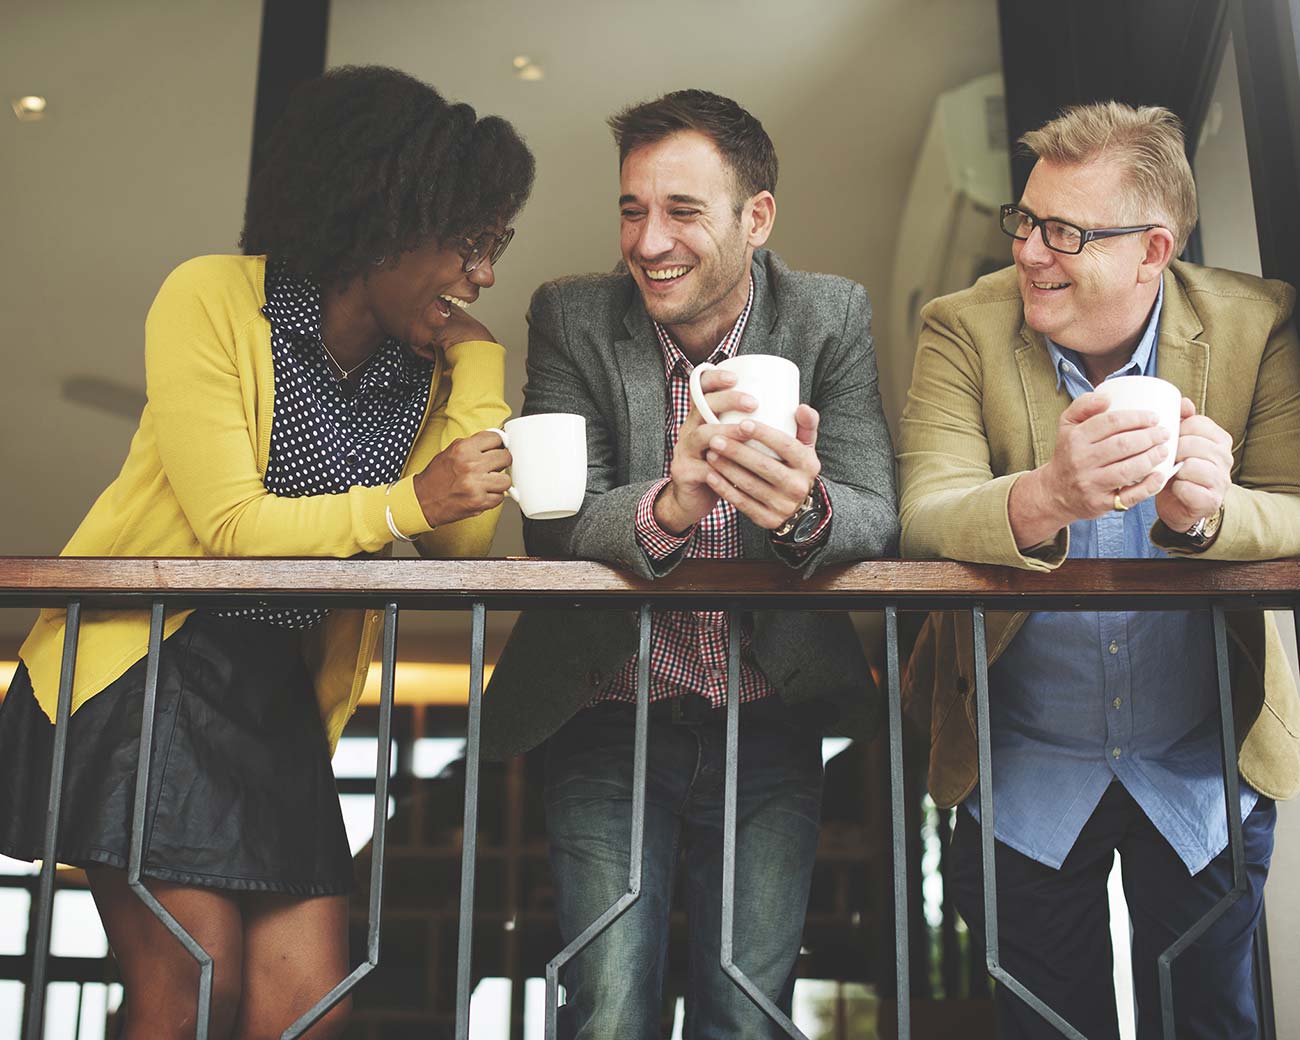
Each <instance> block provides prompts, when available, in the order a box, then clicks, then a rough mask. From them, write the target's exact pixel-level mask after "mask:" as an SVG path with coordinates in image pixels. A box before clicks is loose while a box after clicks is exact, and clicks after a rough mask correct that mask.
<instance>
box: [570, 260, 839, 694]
mask: <svg viewBox="0 0 1300 1040" xmlns="http://www.w3.org/2000/svg"><path fill="white" fill-rule="evenodd" d="M753 304H754V283H753V280H752V279H751V280H750V283H749V299H748V300H747V301H746V303H745V309H744V310H742V311H741V312H740V317H739V318H737V319H736V324H735V325H733V326H732V328H731V331H730V332H728V333H727V335H726V336H724V337H723V339H722V342H721V343H719V344H718V346H717V348H716V349H715V350H714V351H713V353H712V354H710V355H709V358H708V360H709V361H711V362H712V363H713V364H715V365H716V364H717V363H718V362H720V361H722V360H723V359H725V358H729V357H734V356H735V354H736V350H737V349H738V347H739V346H740V337H741V336H742V335H743V334H744V332H745V324H746V322H747V321H748V320H749V314H750V310H751V309H752V307H753ZM655 332H656V333H657V334H658V337H659V346H660V347H661V349H662V350H663V355H664V376H665V379H666V382H667V384H668V394H667V398H668V400H667V404H666V407H665V409H664V470H663V471H664V479H662V480H659V481H656V482H655V484H654V485H653V486H652V487H651V488H650V490H649V491H647V492H646V493H645V495H644V496H642V498H641V501H640V502H638V503H637V509H636V519H635V530H636V537H637V541H638V542H639V543H640V544H641V547H642V548H643V549H644V550H645V551H646V553H647V554H648V555H650V556H651V557H652V558H653V559H656V560H664V559H667V558H668V557H670V556H671V555H672V554H673V553H675V552H677V551H679V550H680V549H681V547H682V546H683V545H685V544H686V543H687V542H688V541H690V543H691V544H690V545H689V546H688V547H687V549H686V555H687V556H688V557H692V558H696V559H708V560H728V559H738V558H739V557H740V554H741V544H740V516H739V514H738V512H737V511H736V507H735V506H733V505H731V503H729V502H726V501H724V500H722V499H719V500H718V504H717V505H715V506H714V507H713V510H712V512H710V513H709V514H708V515H707V516H705V517H704V518H703V519H702V520H700V522H699V523H698V524H697V525H696V527H695V529H694V532H693V533H694V535H695V537H694V540H693V541H692V540H691V534H692V531H687V532H686V533H684V534H682V535H674V534H670V533H669V532H667V531H665V530H664V529H663V528H662V527H660V526H659V524H658V522H657V521H656V520H655V516H654V504H655V499H656V498H657V497H658V495H659V492H660V490H661V489H662V488H663V487H664V485H665V484H667V483H668V479H667V477H668V472H669V468H670V466H671V465H672V460H673V450H674V449H675V448H676V446H677V434H678V431H679V430H680V429H681V426H682V423H684V422H685V421H686V417H687V415H689V414H690V410H691V392H690V376H691V369H692V368H694V366H693V365H692V364H691V362H690V361H689V360H688V359H687V357H686V355H685V354H683V353H682V352H681V348H679V347H678V346H677V344H676V343H674V342H673V340H672V337H671V336H670V335H669V334H668V330H667V329H665V328H664V327H663V326H662V325H660V324H659V323H658V322H655ZM815 494H816V496H817V497H818V498H819V499H820V500H821V505H822V509H823V511H824V516H825V518H824V520H823V522H822V524H821V525H820V526H819V527H818V529H817V531H816V533H815V534H814V539H818V538H820V537H821V535H822V533H823V531H825V529H826V527H827V526H828V525H829V524H830V499H829V496H828V495H827V494H826V492H825V488H824V487H822V485H821V481H820V480H818V482H817V489H816V491H815ZM751 628H752V622H751V621H750V620H749V619H748V617H747V618H746V620H745V622H744V628H743V630H742V632H741V636H740V699H741V702H742V703H743V702H747V701H756V700H758V699H759V698H761V697H768V696H770V695H771V694H773V693H774V692H775V690H773V688H772V685H771V683H769V682H768V681H767V677H766V676H764V675H763V673H762V672H761V671H760V670H759V668H758V666H757V665H756V664H755V663H754V659H753V654H752V653H751V651H750V641H751ZM727 638H728V624H727V614H726V611H722V610H695V611H684V610H674V611H666V612H657V613H655V614H654V615H653V616H652V618H651V626H650V699H651V700H652V701H658V700H666V699H668V698H670V697H678V696H681V695H682V694H687V693H698V694H700V695H701V696H703V697H706V698H708V701H709V703H710V704H711V705H713V707H715V708H720V707H722V706H723V705H725V704H726V700H727ZM638 656H639V655H636V654H634V655H633V656H632V658H631V660H629V661H628V662H627V664H626V665H625V666H624V667H623V669H622V670H621V671H620V672H619V673H618V675H617V676H615V678H614V680H613V681H612V682H611V683H610V685H609V686H608V687H607V688H606V689H605V690H604V691H602V692H601V693H600V694H599V695H598V696H597V697H596V698H595V700H594V701H593V703H596V702H599V701H607V700H616V701H629V702H634V701H635V700H636V666H637V657H638Z"/></svg>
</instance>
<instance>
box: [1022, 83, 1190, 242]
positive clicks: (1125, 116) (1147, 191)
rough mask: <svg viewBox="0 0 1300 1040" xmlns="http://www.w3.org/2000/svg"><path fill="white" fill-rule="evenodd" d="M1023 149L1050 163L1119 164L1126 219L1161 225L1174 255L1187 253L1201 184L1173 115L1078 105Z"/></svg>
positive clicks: (1033, 133) (1028, 138) (1032, 134)
mask: <svg viewBox="0 0 1300 1040" xmlns="http://www.w3.org/2000/svg"><path fill="white" fill-rule="evenodd" d="M1020 144H1022V145H1023V146H1024V147H1025V148H1027V149H1028V150H1029V151H1030V152H1031V153H1032V154H1033V155H1035V156H1037V157H1038V158H1039V159H1044V160H1046V161H1047V162H1051V163H1065V164H1069V165H1082V164H1086V163H1094V162H1115V163H1118V164H1119V167H1120V169H1121V170H1122V171H1123V173H1124V181H1125V186H1126V189H1127V191H1126V195H1127V198H1126V199H1125V208H1126V210H1127V211H1128V216H1127V217H1126V218H1125V219H1131V220H1132V221H1133V222H1134V223H1136V224H1143V223H1148V222H1150V221H1159V222H1160V223H1161V224H1163V225H1165V226H1166V227H1168V228H1169V230H1170V231H1172V232H1173V233H1174V241H1175V248H1174V253H1175V255H1177V254H1178V253H1181V252H1182V251H1183V247H1184V246H1185V245H1186V244H1187V237H1188V236H1189V235H1190V234H1191V233H1192V228H1194V227H1195V226H1196V182H1195V181H1194V180H1193V179H1192V168H1191V166H1189V165H1188V162H1187V151H1186V148H1185V145H1184V141H1183V124H1182V121H1181V120H1179V118H1178V117H1177V116H1176V115H1174V114H1173V113H1172V112H1171V111H1169V109H1167V108H1161V107H1160V106H1158V105H1144V106H1143V107H1141V108H1133V107H1132V106H1131V105H1126V104H1124V103H1123V102H1120V101H1100V102H1096V103H1094V104H1090V105H1077V106H1075V107H1073V108H1067V109H1063V110H1062V111H1061V114H1060V115H1058V116H1057V117H1056V118H1055V119H1053V120H1051V121H1050V122H1048V123H1046V124H1044V125H1043V126H1041V127H1039V128H1038V129H1037V130H1030V131H1029V132H1028V133H1027V134H1025V135H1024V136H1023V137H1021V138H1020Z"/></svg>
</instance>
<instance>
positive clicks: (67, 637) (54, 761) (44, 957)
mask: <svg viewBox="0 0 1300 1040" xmlns="http://www.w3.org/2000/svg"><path fill="white" fill-rule="evenodd" d="M80 632H81V600H79V599H74V600H72V601H71V602H69V603H68V609H67V614H66V616H65V618H64V629H63V664H62V667H61V669H60V671H59V703H58V707H57V708H56V709H55V713H54V748H53V754H52V755H51V756H50V792H49V799H48V802H47V815H46V817H45V859H44V860H43V861H42V863H41V883H40V888H39V890H38V894H37V898H36V928H35V933H36V935H35V947H34V949H33V951H32V976H31V982H30V983H29V985H28V986H27V1015H26V1019H27V1021H26V1025H25V1027H24V1030H23V1036H24V1037H25V1038H26V1040H42V1037H43V1035H44V1029H45V986H46V980H47V978H48V977H49V968H50V964H49V960H50V926H51V924H52V923H53V921H54V870H55V867H56V866H57V865H58V852H57V850H58V841H59V817H60V815H61V810H62V806H63V772H64V763H65V761H66V759H67V757H68V720H69V719H70V718H71V717H72V680H73V677H74V675H75V673H76V667H77V636H78V635H79V634H80Z"/></svg>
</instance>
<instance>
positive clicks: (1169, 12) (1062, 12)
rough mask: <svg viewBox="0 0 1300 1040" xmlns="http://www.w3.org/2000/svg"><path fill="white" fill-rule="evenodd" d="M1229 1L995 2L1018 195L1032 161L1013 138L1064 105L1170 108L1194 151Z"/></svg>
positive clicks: (1216, 65) (1217, 61) (1220, 51)
mask: <svg viewBox="0 0 1300 1040" xmlns="http://www.w3.org/2000/svg"><path fill="white" fill-rule="evenodd" d="M1227 2H1228V0H1141V2H1138V3H1135V2H1133V0H1089V2H1088V3H1047V4H1044V3H1042V2H1041V0H998V18H999V29H1000V32H1001V38H1002V69H1003V79H1004V82H1005V86H1006V100H1007V130H1008V138H1009V143H1010V145H1011V148H1012V165H1011V180H1012V189H1013V195H1014V196H1015V197H1019V195H1020V192H1021V191H1022V190H1024V186H1025V181H1026V180H1028V178H1029V170H1030V169H1031V167H1032V166H1033V163H1032V161H1031V160H1030V159H1028V158H1026V157H1025V156H1022V155H1020V154H1019V152H1018V150H1017V149H1016V147H1015V142H1016V140H1017V138H1019V137H1020V135H1021V134H1023V133H1024V132H1025V131H1027V130H1032V129H1034V128H1035V127H1039V126H1042V125H1043V123H1045V122H1047V120H1049V119H1051V118H1052V117H1053V116H1054V115H1056V113H1057V112H1059V111H1060V110H1061V109H1062V108H1065V107H1066V106H1068V105H1078V104H1084V103H1086V102H1090V101H1108V100H1110V99H1112V98H1113V99H1115V100H1117V101H1124V102H1127V103H1128V104H1131V105H1164V106H1165V107H1166V108H1169V109H1171V110H1172V111H1173V112H1175V113H1177V115H1178V116H1179V118H1180V119H1182V121H1183V124H1184V126H1185V127H1186V129H1187V142H1188V152H1189V156H1190V155H1191V153H1192V152H1193V151H1194V150H1195V147H1196V141H1197V138H1198V136H1199V135H1200V128H1201V124H1202V122H1203V121H1204V119H1205V113H1206V110H1207V109H1208V107H1209V99H1210V96H1211V93H1212V91H1213V89H1214V83H1215V80H1216V79H1217V77H1218V72H1219V66H1220V64H1221V63H1222V60H1223V52H1224V46H1225V43H1226V40H1227V25H1228V18H1227ZM1252 2H1254V0H1252ZM1270 2H1271V0H1270ZM1283 2H1285V0H1283Z"/></svg>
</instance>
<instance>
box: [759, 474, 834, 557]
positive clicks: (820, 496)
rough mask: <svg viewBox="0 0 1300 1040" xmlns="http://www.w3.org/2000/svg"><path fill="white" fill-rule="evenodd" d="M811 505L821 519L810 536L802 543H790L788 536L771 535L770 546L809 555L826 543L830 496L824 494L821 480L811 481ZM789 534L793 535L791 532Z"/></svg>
mask: <svg viewBox="0 0 1300 1040" xmlns="http://www.w3.org/2000/svg"><path fill="white" fill-rule="evenodd" d="M812 496H813V504H814V505H816V506H817V508H818V509H819V510H820V511H821V514H822V519H821V523H819V524H818V525H817V527H816V529H815V530H814V531H813V533H812V535H811V536H810V537H808V538H806V539H805V540H804V541H802V542H798V543H796V542H792V541H791V540H790V535H785V536H781V535H775V534H774V535H772V544H773V545H776V546H779V547H780V548H781V549H783V550H785V551H786V552H787V553H800V554H802V553H809V552H812V550H814V549H816V548H818V547H819V546H820V545H821V544H822V542H824V541H826V538H827V535H828V534H829V533H830V529H831V496H830V495H828V494H827V493H826V485H825V484H823V483H822V478H821V477H818V478H817V479H816V480H815V481H813V486H812ZM790 534H791V535H792V534H794V532H793V531H791V532H790Z"/></svg>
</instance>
